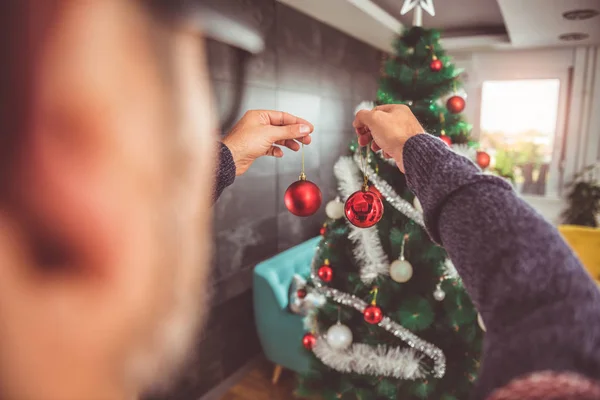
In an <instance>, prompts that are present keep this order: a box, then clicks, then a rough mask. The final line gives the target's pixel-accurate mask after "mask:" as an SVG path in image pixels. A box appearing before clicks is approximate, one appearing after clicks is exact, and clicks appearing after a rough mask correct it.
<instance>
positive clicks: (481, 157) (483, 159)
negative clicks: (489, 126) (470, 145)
mask: <svg viewBox="0 0 600 400" xmlns="http://www.w3.org/2000/svg"><path fill="white" fill-rule="evenodd" d="M477 165H479V166H480V167H481V169H486V168H487V167H489V165H490V155H489V154H488V153H486V152H485V151H478V152H477Z"/></svg>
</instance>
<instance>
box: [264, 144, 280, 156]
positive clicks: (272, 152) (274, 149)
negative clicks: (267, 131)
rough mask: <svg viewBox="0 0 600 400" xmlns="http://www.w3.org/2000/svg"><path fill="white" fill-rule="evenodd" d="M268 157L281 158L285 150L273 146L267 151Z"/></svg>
mask: <svg viewBox="0 0 600 400" xmlns="http://www.w3.org/2000/svg"><path fill="white" fill-rule="evenodd" d="M267 155H268V156H272V157H275V158H281V157H283V150H281V149H280V148H279V147H277V146H271V147H270V148H269V150H267Z"/></svg>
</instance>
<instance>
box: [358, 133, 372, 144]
mask: <svg viewBox="0 0 600 400" xmlns="http://www.w3.org/2000/svg"><path fill="white" fill-rule="evenodd" d="M371 140H373V138H372V137H371V134H368V135H360V136H359V137H358V144H359V146H366V145H368V144H369V143H370V142H371Z"/></svg>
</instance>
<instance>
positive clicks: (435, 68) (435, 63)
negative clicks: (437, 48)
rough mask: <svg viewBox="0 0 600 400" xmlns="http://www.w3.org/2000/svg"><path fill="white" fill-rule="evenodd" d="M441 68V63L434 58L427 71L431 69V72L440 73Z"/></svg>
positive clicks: (442, 65)
mask: <svg viewBox="0 0 600 400" xmlns="http://www.w3.org/2000/svg"><path fill="white" fill-rule="evenodd" d="M443 67H444V64H442V61H441V60H439V59H438V58H434V59H433V60H431V63H430V64H429V69H431V70H432V71H433V72H440V71H441V70H442V68H443Z"/></svg>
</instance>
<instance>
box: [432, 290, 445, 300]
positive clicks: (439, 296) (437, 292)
mask: <svg viewBox="0 0 600 400" xmlns="http://www.w3.org/2000/svg"><path fill="white" fill-rule="evenodd" d="M433 298H434V299H436V300H437V301H443V300H444V299H445V298H446V292H444V291H443V290H442V288H441V287H438V288H436V289H435V291H434V292H433Z"/></svg>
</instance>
